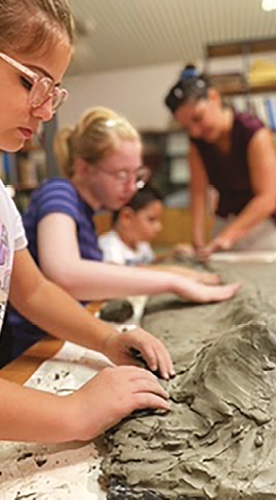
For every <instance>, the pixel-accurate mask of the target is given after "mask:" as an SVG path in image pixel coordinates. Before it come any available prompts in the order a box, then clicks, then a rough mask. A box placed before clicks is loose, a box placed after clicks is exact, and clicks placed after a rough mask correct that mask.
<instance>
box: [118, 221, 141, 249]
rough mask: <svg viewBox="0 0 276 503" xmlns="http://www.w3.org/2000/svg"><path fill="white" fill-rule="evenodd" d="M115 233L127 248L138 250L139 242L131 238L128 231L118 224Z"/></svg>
mask: <svg viewBox="0 0 276 503" xmlns="http://www.w3.org/2000/svg"><path fill="white" fill-rule="evenodd" d="M115 231H116V232H117V234H118V235H119V236H120V239H121V240H122V241H123V243H124V244H125V245H126V246H128V247H129V248H131V249H132V250H136V248H137V244H138V242H137V241H136V240H135V239H134V238H133V237H131V236H130V234H129V231H128V230H126V229H124V228H122V226H121V225H119V224H117V225H115Z"/></svg>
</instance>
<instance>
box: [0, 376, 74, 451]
mask: <svg viewBox="0 0 276 503" xmlns="http://www.w3.org/2000/svg"><path fill="white" fill-rule="evenodd" d="M68 405H69V404H68V398H67V397H57V396H55V395H53V394H50V393H46V392H43V391H36V390H32V389H30V388H23V387H21V386H19V385H17V384H15V383H11V382H8V381H5V380H4V379H1V380H0V410H1V412H0V439H1V440H17V441H27V442H28V441H32V442H65V441H70V440H76V439H77V438H80V436H81V435H78V432H77V425H74V422H75V418H74V417H73V410H72V409H70V412H71V413H70V414H69V410H68Z"/></svg>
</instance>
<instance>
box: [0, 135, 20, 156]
mask: <svg viewBox="0 0 276 503" xmlns="http://www.w3.org/2000/svg"><path fill="white" fill-rule="evenodd" d="M24 144H25V141H23V140H20V139H19V138H14V139H11V136H9V138H7V140H5V139H3V141H1V142H0V148H1V150H5V151H6V152H11V153H12V152H17V151H18V150H20V149H21V148H22V147H24Z"/></svg>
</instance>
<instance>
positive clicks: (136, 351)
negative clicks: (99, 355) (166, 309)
mask: <svg viewBox="0 0 276 503" xmlns="http://www.w3.org/2000/svg"><path fill="white" fill-rule="evenodd" d="M103 353H104V354H105V355H106V356H107V357H108V358H109V359H110V360H111V361H112V362H114V363H116V365H139V358H138V359H137V358H135V355H138V356H140V357H142V359H143V360H144V361H145V363H146V364H147V366H148V368H149V369H150V370H151V371H152V372H158V373H159V374H160V377H163V378H164V379H169V378H170V377H173V376H174V375H175V372H174V369H173V364H172V361H171V357H170V355H169V353H168V351H167V349H166V348H165V346H164V344H163V343H162V342H161V341H160V340H159V339H157V338H156V337H154V336H153V335H151V334H150V333H148V332H146V331H145V330H143V329H142V328H135V329H134V330H130V331H128V330H125V331H123V332H121V333H112V334H111V335H110V336H109V337H108V338H107V340H106V341H105V344H104V347H103Z"/></svg>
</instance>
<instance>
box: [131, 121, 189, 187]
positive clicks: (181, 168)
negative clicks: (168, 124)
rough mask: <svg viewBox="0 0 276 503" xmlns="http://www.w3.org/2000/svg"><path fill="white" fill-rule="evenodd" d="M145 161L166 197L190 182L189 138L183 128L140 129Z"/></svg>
mask: <svg viewBox="0 0 276 503" xmlns="http://www.w3.org/2000/svg"><path fill="white" fill-rule="evenodd" d="M140 133H141V137H142V141H143V146H144V163H145V165H147V166H149V167H150V168H151V169H152V171H153V176H152V180H153V182H154V184H155V185H156V186H157V187H158V188H159V190H160V191H161V192H162V194H163V195H164V196H165V197H166V196H168V195H170V194H174V193H175V192H177V191H179V190H183V188H184V189H185V188H187V187H188V184H189V169H188V161H187V154H188V138H187V135H186V133H185V132H184V131H183V130H168V131H154V130H150V131H140Z"/></svg>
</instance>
